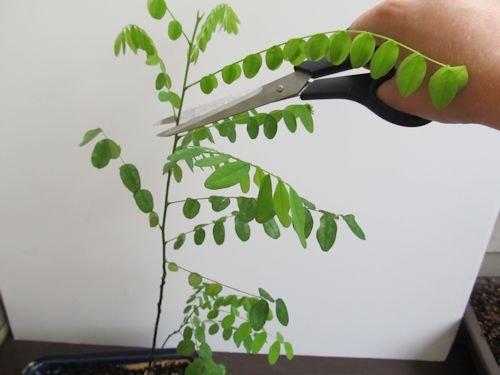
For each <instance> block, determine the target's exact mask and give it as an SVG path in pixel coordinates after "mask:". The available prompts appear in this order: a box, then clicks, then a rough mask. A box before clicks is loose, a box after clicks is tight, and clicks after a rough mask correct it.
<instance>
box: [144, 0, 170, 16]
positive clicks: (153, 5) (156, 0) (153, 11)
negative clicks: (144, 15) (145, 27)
mask: <svg viewBox="0 0 500 375" xmlns="http://www.w3.org/2000/svg"><path fill="white" fill-rule="evenodd" d="M148 11H149V14H150V15H151V17H153V18H155V19H157V20H161V19H162V18H163V16H164V15H165V12H166V11H167V4H166V3H165V0H148Z"/></svg>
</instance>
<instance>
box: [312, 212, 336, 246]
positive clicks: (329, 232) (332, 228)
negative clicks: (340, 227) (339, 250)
mask: <svg viewBox="0 0 500 375" xmlns="http://www.w3.org/2000/svg"><path fill="white" fill-rule="evenodd" d="M319 223H320V224H319V228H318V231H317V232H316V239H317V240H318V243H319V246H320V247H321V250H323V251H328V250H330V249H331V248H332V246H333V244H334V243H335V239H336V238H337V223H336V222H335V218H334V217H333V215H331V214H328V213H324V214H323V216H321V219H320V221H319Z"/></svg>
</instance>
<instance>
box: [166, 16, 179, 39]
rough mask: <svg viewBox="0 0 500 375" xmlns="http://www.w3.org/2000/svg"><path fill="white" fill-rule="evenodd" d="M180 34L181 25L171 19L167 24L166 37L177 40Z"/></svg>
mask: <svg viewBox="0 0 500 375" xmlns="http://www.w3.org/2000/svg"><path fill="white" fill-rule="evenodd" d="M181 35H182V25H181V23H180V22H179V21H177V20H172V21H170V23H169V24H168V37H169V38H170V39H172V40H177V39H179V38H180V36H181Z"/></svg>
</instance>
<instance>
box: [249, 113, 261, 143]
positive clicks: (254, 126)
mask: <svg viewBox="0 0 500 375" xmlns="http://www.w3.org/2000/svg"><path fill="white" fill-rule="evenodd" d="M247 133H248V136H249V137H250V139H255V138H257V137H258V136H259V124H258V123H257V121H256V120H255V119H254V118H253V117H251V118H249V119H248V123H247Z"/></svg>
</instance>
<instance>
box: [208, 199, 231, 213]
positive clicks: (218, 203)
mask: <svg viewBox="0 0 500 375" xmlns="http://www.w3.org/2000/svg"><path fill="white" fill-rule="evenodd" d="M208 201H209V202H210V204H211V205H212V210H214V211H215V212H221V211H224V210H225V209H226V208H227V207H229V205H230V204H231V200H230V199H229V198H228V197H218V196H211V197H209V198H208Z"/></svg>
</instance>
